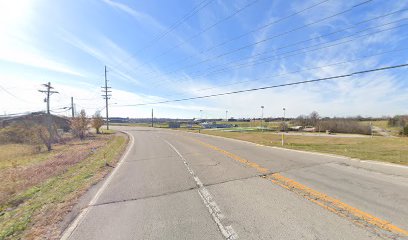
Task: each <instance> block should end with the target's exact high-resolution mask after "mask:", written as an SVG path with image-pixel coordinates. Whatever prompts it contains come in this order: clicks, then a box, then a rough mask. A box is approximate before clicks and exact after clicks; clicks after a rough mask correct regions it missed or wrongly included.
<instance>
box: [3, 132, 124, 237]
mask: <svg viewBox="0 0 408 240" xmlns="http://www.w3.org/2000/svg"><path fill="white" fill-rule="evenodd" d="M105 137H106V136H105ZM127 141H128V139H127V137H126V136H124V135H123V134H120V135H118V134H115V135H113V134H112V135H110V136H109V137H106V141H105V142H104V144H103V145H102V146H101V147H99V148H98V149H96V150H95V149H94V148H92V149H91V150H92V151H91V152H90V153H88V154H87V155H86V156H84V158H83V159H82V160H81V161H80V162H75V163H74V164H72V165H68V167H67V168H65V169H63V171H61V172H60V173H59V174H58V175H54V176H52V177H50V178H47V179H45V180H44V181H42V182H40V183H38V184H36V185H35V186H31V187H29V188H28V189H25V190H24V191H21V192H19V193H18V194H14V195H12V196H11V197H10V198H9V199H8V200H7V201H5V202H3V203H2V204H1V206H0V239H1V240H3V239H58V238H59V235H60V233H61V229H59V227H58V223H59V222H60V221H61V220H62V219H63V217H64V216H65V214H66V213H67V212H69V211H70V209H71V208H72V206H73V205H74V204H75V203H76V200H77V199H78V198H79V197H80V196H81V195H82V194H83V193H84V192H85V191H86V190H87V189H88V188H89V187H91V186H92V185H93V184H95V183H97V182H98V181H99V180H100V179H101V178H102V177H103V176H105V175H106V174H107V173H108V172H109V171H110V170H111V167H107V166H105V159H106V160H107V161H108V162H109V164H110V165H115V164H116V162H117V161H118V159H119V158H120V156H121V154H122V153H123V151H124V149H125V148H126V145H127V144H126V143H127ZM71 148H72V146H71ZM71 151H72V150H71ZM72 152H73V151H72ZM53 154H56V153H55V152H54V153H53ZM57 155H58V154H57ZM34 174H35V173H34Z"/></svg>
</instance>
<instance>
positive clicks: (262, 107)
mask: <svg viewBox="0 0 408 240" xmlns="http://www.w3.org/2000/svg"><path fill="white" fill-rule="evenodd" d="M261 109H262V116H261V131H262V132H263V131H264V129H263V116H264V115H263V114H264V106H261Z"/></svg>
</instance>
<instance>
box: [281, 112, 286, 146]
mask: <svg viewBox="0 0 408 240" xmlns="http://www.w3.org/2000/svg"><path fill="white" fill-rule="evenodd" d="M285 115H286V108H283V119H282V127H283V132H282V146H283V145H284V144H285V140H284V139H285V129H286V123H285V117H286V116H285Z"/></svg>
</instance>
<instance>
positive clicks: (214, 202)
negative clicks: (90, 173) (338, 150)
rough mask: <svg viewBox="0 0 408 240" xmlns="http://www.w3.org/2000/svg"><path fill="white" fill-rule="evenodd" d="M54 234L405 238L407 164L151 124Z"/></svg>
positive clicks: (88, 236)
mask: <svg viewBox="0 0 408 240" xmlns="http://www.w3.org/2000/svg"><path fill="white" fill-rule="evenodd" d="M120 129H121V130H123V131H126V132H127V133H129V134H130V135H131V136H132V146H131V147H130V148H129V149H128V152H127V154H126V156H125V157H124V158H123V159H122V161H121V163H120V165H119V166H117V167H116V168H115V170H114V172H113V173H112V174H111V175H110V176H109V178H107V179H106V180H105V182H104V184H103V186H102V187H101V189H99V191H98V193H97V194H96V196H95V197H94V199H93V200H92V201H91V203H90V205H89V206H88V207H87V208H85V209H84V210H83V211H82V213H81V214H80V215H79V216H78V218H77V219H76V220H75V221H74V222H73V223H72V224H71V226H70V227H69V228H68V229H67V231H66V232H65V234H64V236H63V239H359V240H360V239H384V238H386V239H387V238H394V239H405V238H407V239H408V231H407V230H408V217H407V216H408V168H406V167H402V166H401V167H400V166H391V165H390V166H388V165H385V164H384V165H383V164H375V163H371V162H360V161H355V160H348V159H346V158H341V157H334V156H333V157H332V156H327V155H322V154H311V153H303V152H297V151H290V150H284V149H278V148H271V147H265V146H260V145H256V144H251V143H245V142H241V141H236V140H232V139H224V138H218V137H212V136H207V135H202V134H192V133H187V132H182V131H172V130H161V129H152V128H136V127H135V128H130V127H124V128H120Z"/></svg>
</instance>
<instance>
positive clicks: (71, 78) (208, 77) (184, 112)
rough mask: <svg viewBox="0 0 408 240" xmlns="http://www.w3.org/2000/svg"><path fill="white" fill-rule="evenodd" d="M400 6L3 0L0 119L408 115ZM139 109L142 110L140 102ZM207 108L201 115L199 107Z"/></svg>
mask: <svg viewBox="0 0 408 240" xmlns="http://www.w3.org/2000/svg"><path fill="white" fill-rule="evenodd" d="M407 8H408V2H407V1H405V0H392V1H380V0H372V1H366V0H360V1H354V0H351V1H342V0H316V1H315V0H309V1H303V0H293V1H285V0H274V1H270V0H188V1H187V0H172V1H159V0H150V1H140V0H139V1H131V0H87V1H83V0H69V1H68V0H65V1H64V0H61V1H52V0H13V1H9V0H0V115H6V114H16V113H23V112H33V111H43V110H45V108H46V103H45V102H44V98H45V95H44V93H41V92H39V91H38V90H43V89H44V86H42V84H45V83H47V82H50V83H51V85H52V86H53V87H54V90H55V91H58V93H56V94H53V95H52V96H51V101H50V104H51V110H52V112H53V113H55V114H61V115H66V116H69V115H70V114H71V111H70V110H69V107H70V105H71V97H73V98H74V103H75V110H76V111H80V110H81V109H84V110H85V111H86V112H87V114H88V115H92V114H94V113H95V112H96V111H101V113H102V114H105V102H104V99H103V98H102V96H101V94H102V92H101V90H102V89H101V86H103V85H104V81H105V74H104V68H105V66H106V67H107V79H108V85H109V86H111V87H112V89H111V90H112V93H111V94H112V97H111V98H110V100H109V102H110V104H109V112H110V114H109V115H110V116H112V117H136V118H144V117H149V116H150V115H151V110H152V109H154V113H155V117H170V118H200V117H204V118H225V115H226V111H228V117H235V118H241V117H245V118H254V117H260V116H261V114H262V113H261V106H264V116H265V117H280V116H282V115H283V108H285V109H286V116H288V117H296V116H298V115H301V114H308V113H310V112H312V111H317V112H318V113H319V114H320V115H321V116H330V117H331V116H338V117H346V116H356V115H361V116H367V117H368V116H372V117H380V116H393V115H396V114H407V113H408V105H407V103H408V79H407V76H408V75H407V72H408V68H407V67H402V68H398V69H392V70H385V71H379V72H373V73H366V74H360V75H355V76H352V77H347V78H340V79H333V80H328V81H324V82H318V83H309V84H302V85H296V86H288V87H281V88H274V89H267V90H261V91H252V92H247V93H240V94H232V95H227V96H219V97H213V98H204V99H196V100H191V101H180V102H168V103H163V104H152V103H155V102H161V101H167V100H176V99H182V98H191V97H199V96H204V95H211V94H217V93H224V92H230V91H237V90H244V89H251V88H258V87H264V86H271V85H279V84H286V83H291V82H297V81H304V80H312V79H317V78H324V77H331V76H336V75H342V74H347V73H352V72H356V71H363V70H368V69H374V68H380V67H386V66H392V65H399V64H407V63H408V40H407V37H408V29H407V24H408V21H407V17H408V11H407V10H408V9H407ZM143 104H144V105H143ZM200 110H202V111H200Z"/></svg>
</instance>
